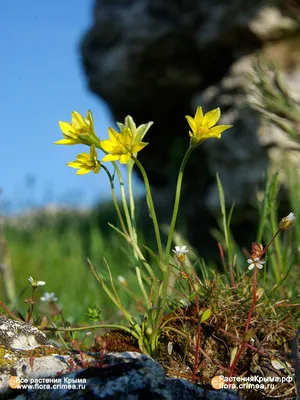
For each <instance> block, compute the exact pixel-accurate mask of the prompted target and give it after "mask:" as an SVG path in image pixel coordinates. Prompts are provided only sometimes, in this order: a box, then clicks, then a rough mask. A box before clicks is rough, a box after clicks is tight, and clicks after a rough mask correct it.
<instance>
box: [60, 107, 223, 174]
mask: <svg viewBox="0 0 300 400" xmlns="http://www.w3.org/2000/svg"><path fill="white" fill-rule="evenodd" d="M220 117H221V111H220V109H219V108H216V109H214V110H211V111H209V112H208V113H206V114H205V115H203V111H202V107H198V108H197V111H196V114H195V117H194V118H192V117H190V116H188V115H187V116H186V119H187V122H188V124H189V126H190V128H191V131H190V132H189V135H190V137H191V140H190V146H191V147H192V148H194V147H197V146H199V145H200V144H201V143H202V142H203V141H204V140H206V139H209V138H214V137H216V138H220V137H221V133H222V132H223V131H225V130H226V129H228V128H230V127H231V125H218V126H215V125H216V124H217V122H218V121H219V119H220ZM152 124H153V122H148V123H147V124H143V125H140V126H139V127H136V124H135V122H134V120H133V119H132V117H131V116H127V117H126V118H125V123H124V124H122V123H117V125H118V127H119V129H120V132H117V131H116V130H115V129H113V128H111V127H109V128H108V136H109V138H108V139H106V140H100V139H99V137H98V136H97V135H96V133H95V128H94V121H93V116H92V112H91V111H90V110H89V111H88V112H87V115H86V117H83V116H82V115H81V114H79V113H78V112H77V111H73V112H72V119H71V122H64V121H59V126H60V129H61V131H62V134H63V139H61V140H57V141H56V142H54V143H55V144H64V145H74V144H83V145H87V146H90V147H91V151H90V154H88V153H81V154H79V155H77V157H76V161H72V162H70V163H68V164H67V166H69V167H72V168H77V169H78V171H77V174H78V175H83V174H87V173H89V172H91V171H92V172H94V173H98V172H99V171H100V169H101V164H100V161H99V160H98V155H97V150H96V149H99V150H101V151H103V152H104V153H105V156H104V157H103V158H102V160H101V162H114V161H119V162H120V163H121V164H128V162H129V160H131V159H133V158H135V157H136V156H137V153H138V152H139V151H141V150H142V149H143V148H144V147H145V146H147V145H148V143H146V142H143V141H142V139H143V137H144V136H145V134H146V133H147V131H148V130H149V128H150V127H151V125H152ZM92 146H93V147H92Z"/></svg>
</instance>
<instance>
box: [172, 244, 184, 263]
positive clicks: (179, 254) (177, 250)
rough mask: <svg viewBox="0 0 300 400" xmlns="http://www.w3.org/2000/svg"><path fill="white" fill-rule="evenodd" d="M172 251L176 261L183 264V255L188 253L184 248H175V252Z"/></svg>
mask: <svg viewBox="0 0 300 400" xmlns="http://www.w3.org/2000/svg"><path fill="white" fill-rule="evenodd" d="M172 251H173V252H174V253H175V254H176V257H177V259H178V260H179V261H180V262H181V263H183V262H184V260H185V254H186V253H188V249H187V248H186V246H181V247H180V246H175V250H172Z"/></svg>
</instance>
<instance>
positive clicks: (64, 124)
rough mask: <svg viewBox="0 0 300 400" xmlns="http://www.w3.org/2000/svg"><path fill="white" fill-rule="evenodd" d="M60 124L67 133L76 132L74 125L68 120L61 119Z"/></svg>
mask: <svg viewBox="0 0 300 400" xmlns="http://www.w3.org/2000/svg"><path fill="white" fill-rule="evenodd" d="M58 124H59V127H60V129H61V131H62V132H63V133H66V134H68V133H73V134H74V133H75V130H74V128H73V126H72V125H71V124H69V123H68V122H63V121H59V122H58Z"/></svg>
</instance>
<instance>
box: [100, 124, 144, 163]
mask: <svg viewBox="0 0 300 400" xmlns="http://www.w3.org/2000/svg"><path fill="white" fill-rule="evenodd" d="M108 135H109V139H107V140H102V141H101V148H102V149H103V150H104V151H105V152H107V153H109V154H107V155H106V156H105V157H104V158H103V159H102V161H117V160H120V163H121V164H127V163H128V161H129V160H130V158H131V156H132V155H135V154H136V153H138V152H139V151H140V150H142V149H143V148H144V147H145V146H147V144H148V143H145V142H141V141H136V140H135V138H134V136H133V134H132V132H131V130H130V129H129V128H128V127H127V126H124V127H123V129H122V130H121V132H120V133H118V132H116V131H115V130H114V129H113V128H108Z"/></svg>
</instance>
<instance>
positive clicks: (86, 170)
mask: <svg viewBox="0 0 300 400" xmlns="http://www.w3.org/2000/svg"><path fill="white" fill-rule="evenodd" d="M89 172H91V170H90V169H85V168H81V169H80V170H79V171H77V172H76V174H77V175H85V174H88V173H89Z"/></svg>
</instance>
